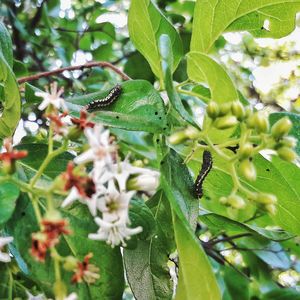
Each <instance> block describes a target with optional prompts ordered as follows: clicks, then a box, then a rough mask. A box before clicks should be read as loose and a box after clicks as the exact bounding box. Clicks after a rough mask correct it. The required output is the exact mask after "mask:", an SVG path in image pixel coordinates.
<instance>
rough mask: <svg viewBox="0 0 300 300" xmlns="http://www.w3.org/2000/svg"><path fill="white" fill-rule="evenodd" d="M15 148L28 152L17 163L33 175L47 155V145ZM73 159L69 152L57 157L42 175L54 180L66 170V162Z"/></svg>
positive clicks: (21, 145) (25, 145)
mask: <svg viewBox="0 0 300 300" xmlns="http://www.w3.org/2000/svg"><path fill="white" fill-rule="evenodd" d="M16 148H17V149H22V150H27V151H28V155H27V156H26V157H25V158H23V159H22V160H20V161H18V164H20V165H21V166H23V168H24V169H25V170H27V171H30V172H33V173H35V172H37V170H38V169H39V167H40V165H41V164H42V162H43V160H44V159H45V157H46V155H47V153H48V145H46V144H20V145H18V146H17V147H16ZM73 158H74V156H73V155H72V154H70V153H69V152H65V153H63V154H61V155H58V156H57V157H55V158H54V159H53V160H52V161H51V162H50V163H49V165H48V166H47V168H46V170H45V171H44V173H43V175H45V176H47V177H49V178H55V177H56V176H58V175H59V174H60V173H61V172H64V171H65V170H66V167H67V164H68V162H69V161H71V160H73Z"/></svg>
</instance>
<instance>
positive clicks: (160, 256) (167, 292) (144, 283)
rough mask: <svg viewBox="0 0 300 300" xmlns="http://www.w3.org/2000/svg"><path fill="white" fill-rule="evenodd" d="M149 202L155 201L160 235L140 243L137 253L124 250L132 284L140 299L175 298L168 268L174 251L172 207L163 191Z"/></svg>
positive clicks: (125, 262)
mask: <svg viewBox="0 0 300 300" xmlns="http://www.w3.org/2000/svg"><path fill="white" fill-rule="evenodd" d="M149 202H151V203H152V202H155V205H154V207H152V213H153V215H154V218H155V221H156V233H155V236H153V237H152V238H151V239H150V240H147V241H145V240H144V241H138V244H137V247H136V248H135V249H134V250H130V249H124V264H125V269H126V275H127V279H128V283H129V285H130V287H131V290H132V292H133V294H134V296H135V298H136V299H140V300H142V299H145V300H147V299H171V298H172V292H173V291H172V282H171V278H170V274H169V269H168V266H167V263H168V257H169V255H170V253H172V251H174V245H173V238H174V237H173V232H172V231H173V230H172V218H171V212H170V207H169V205H168V202H167V201H166V199H165V197H164V195H163V193H162V192H161V191H160V192H158V193H157V194H155V195H154V196H153V198H152V199H150V200H149Z"/></svg>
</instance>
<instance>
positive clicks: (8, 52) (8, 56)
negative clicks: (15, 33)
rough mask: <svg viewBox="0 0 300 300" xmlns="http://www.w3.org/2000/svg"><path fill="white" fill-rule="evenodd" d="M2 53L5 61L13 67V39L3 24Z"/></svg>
mask: <svg viewBox="0 0 300 300" xmlns="http://www.w3.org/2000/svg"><path fill="white" fill-rule="evenodd" d="M0 52H2V54H3V57H4V59H5V60H6V62H7V63H8V65H9V66H10V68H12V67H13V50H12V43H11V38H10V35H9V32H8V30H7V29H6V27H5V26H4V24H3V23H2V22H0Z"/></svg>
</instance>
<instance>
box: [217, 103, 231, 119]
mask: <svg viewBox="0 0 300 300" xmlns="http://www.w3.org/2000/svg"><path fill="white" fill-rule="evenodd" d="M231 105H232V102H226V103H222V104H221V105H220V112H219V115H220V116H225V115H227V114H228V113H229V112H230V110H231Z"/></svg>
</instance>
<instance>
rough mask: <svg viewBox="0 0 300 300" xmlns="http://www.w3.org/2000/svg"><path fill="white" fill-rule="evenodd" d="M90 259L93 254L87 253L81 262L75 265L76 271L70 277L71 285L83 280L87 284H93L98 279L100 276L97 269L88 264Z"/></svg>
mask: <svg viewBox="0 0 300 300" xmlns="http://www.w3.org/2000/svg"><path fill="white" fill-rule="evenodd" d="M92 257H93V254H92V253H89V254H87V255H86V256H85V257H84V259H83V262H78V263H77V268H76V271H75V273H74V275H73V276H72V283H79V282H82V281H83V280H84V281H85V282H87V283H93V282H95V281H96V280H97V279H98V278H100V275H99V274H98V273H99V268H97V267H96V266H95V265H93V264H90V263H89V261H90V259H91V258H92Z"/></svg>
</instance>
